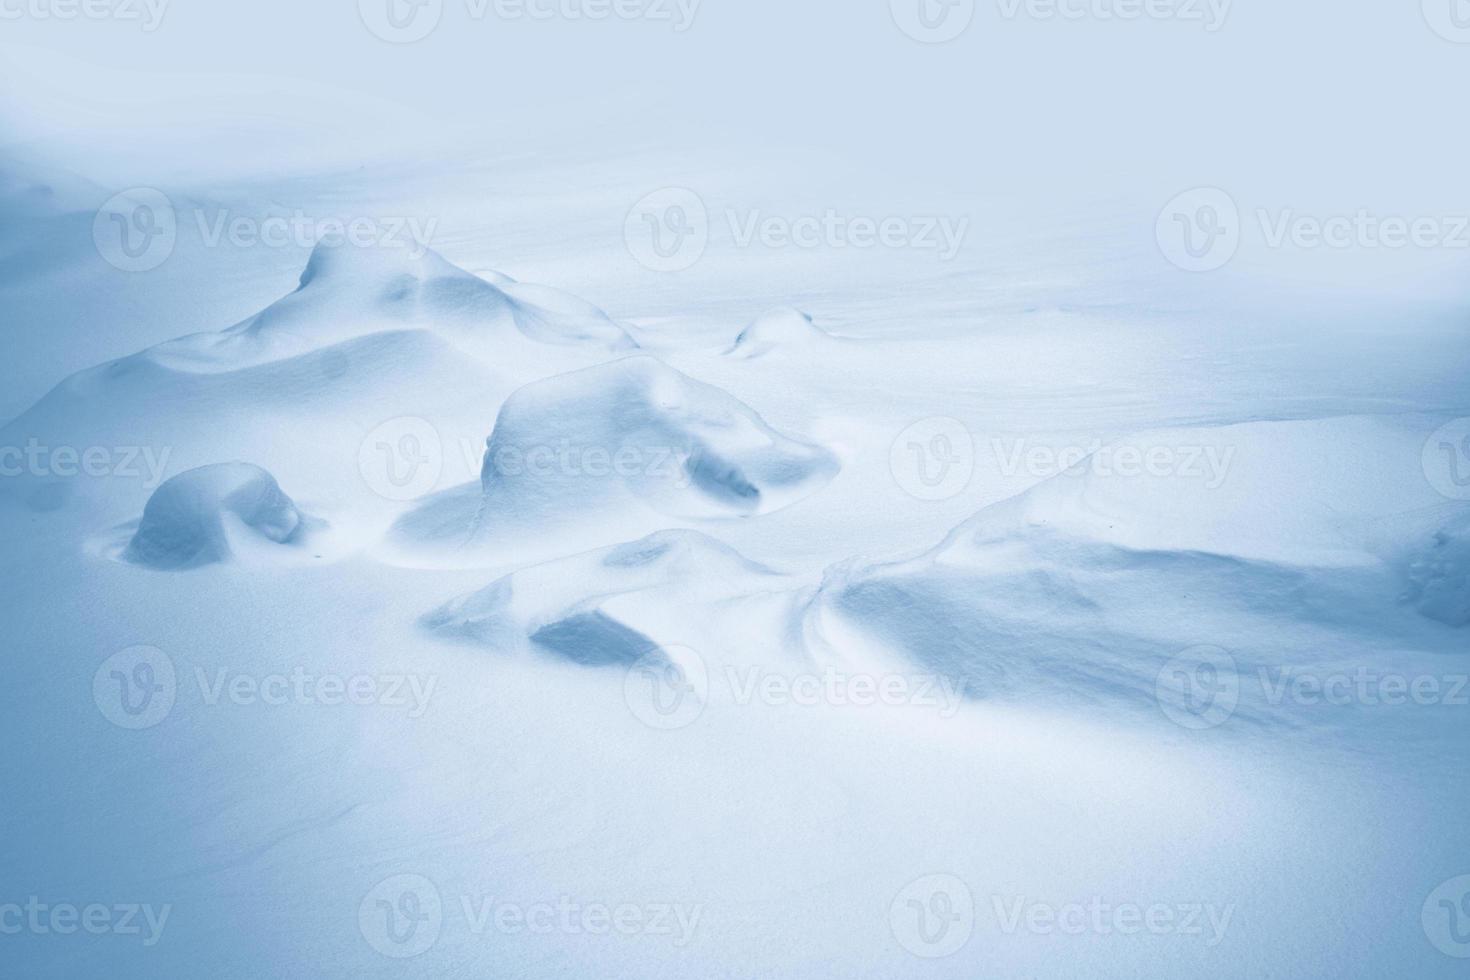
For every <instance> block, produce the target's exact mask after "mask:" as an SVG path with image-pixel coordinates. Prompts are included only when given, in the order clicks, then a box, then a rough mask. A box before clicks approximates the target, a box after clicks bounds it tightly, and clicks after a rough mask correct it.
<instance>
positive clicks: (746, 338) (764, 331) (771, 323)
mask: <svg viewBox="0 0 1470 980" xmlns="http://www.w3.org/2000/svg"><path fill="white" fill-rule="evenodd" d="M837 343H838V340H837V338H835V337H833V336H832V335H831V334H829V333H827V332H826V331H825V330H822V329H821V328H820V327H818V326H817V325H816V324H815V323H813V322H812V318H811V315H810V314H807V313H803V312H802V311H801V310H798V309H797V308H796V307H794V306H783V307H779V308H777V309H774V310H770V311H767V312H766V313H763V314H761V315H760V316H759V317H757V318H756V319H755V320H754V321H753V322H752V323H751V324H750V325H749V326H748V327H746V328H745V329H744V330H742V331H741V332H740V335H739V336H738V337H736V338H735V343H734V345H733V346H732V347H731V348H730V350H729V351H728V353H729V354H730V355H731V356H734V357H742V358H755V357H761V356H763V355H765V354H769V353H771V352H772V351H775V350H780V349H798V350H799V349H802V348H806V347H812V346H820V345H824V344H828V345H835V344H837Z"/></svg>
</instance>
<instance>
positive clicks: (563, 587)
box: [422, 531, 782, 666]
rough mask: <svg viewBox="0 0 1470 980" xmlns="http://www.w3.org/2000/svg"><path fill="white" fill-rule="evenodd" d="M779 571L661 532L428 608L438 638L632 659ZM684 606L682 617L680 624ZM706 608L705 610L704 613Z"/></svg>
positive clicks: (709, 541)
mask: <svg viewBox="0 0 1470 980" xmlns="http://www.w3.org/2000/svg"><path fill="white" fill-rule="evenodd" d="M781 581H782V577H781V576H780V575H779V574H778V573H776V572H774V571H772V570H770V569H768V568H765V567H763V566H761V565H758V564H755V563H754V562H751V561H748V560H746V559H745V558H744V557H742V556H741V555H740V554H739V553H738V552H736V551H735V550H734V549H732V548H730V547H728V546H727V545H725V544H722V543H721V542H719V541H716V540H715V539H714V538H711V537H708V536H706V535H704V534H700V533H698V532H694V531H661V532H658V533H656V534H652V535H650V536H648V537H646V538H643V539H641V540H639V541H634V542H632V543H629V544H622V545H617V546H614V547H610V548H603V549H599V550H597V551H593V552H588V553H586V554H580V555H574V556H571V557H569V558H563V559H558V560H556V561H551V562H547V563H545V564H540V565H533V566H531V567H528V568H524V569H521V570H520V571H517V572H514V573H512V574H510V575H507V576H505V577H504V578H501V579H499V580H497V581H496V582H494V583H493V584H491V585H490V586H488V587H487V588H485V589H482V590H480V591H478V592H474V593H472V594H470V595H467V596H463V597H461V598H458V599H455V600H453V601H452V602H449V603H447V604H445V605H444V606H442V607H440V608H439V609H436V610H435V611H433V612H431V613H429V614H428V615H427V616H425V617H424V618H423V620H422V623H423V625H424V626H426V627H428V628H429V629H430V630H432V631H433V632H435V633H438V634H440V635H442V636H446V637H451V638H455V639H462V640H467V641H470V642H473V643H476V644H479V645H483V646H490V647H495V648H498V649H506V648H513V647H515V646H516V645H517V644H523V643H528V644H529V645H530V646H531V647H533V648H535V649H536V650H538V651H541V652H549V653H552V654H554V655H556V656H559V657H562V658H565V659H567V660H570V661H572V662H574V663H578V664H582V665H586V666H597V665H606V664H619V663H622V664H626V663H634V662H636V661H637V660H638V659H639V658H641V657H642V656H644V655H645V654H646V653H648V652H649V651H650V650H653V649H657V648H659V647H660V645H661V644H662V643H663V642H669V641H670V638H675V641H676V640H677V638H678V637H680V636H684V635H687V634H689V633H690V631H691V630H694V631H696V632H703V630H701V629H700V628H699V627H700V621H701V620H702V621H703V626H705V627H707V626H708V625H709V624H710V623H711V622H712V621H714V620H715V619H717V618H718V617H719V615H720V613H719V612H718V611H716V610H713V609H710V607H711V606H719V605H723V604H725V603H727V602H729V601H730V600H732V599H735V598H738V597H740V596H744V595H748V594H751V593H762V592H765V591H769V590H772V589H774V588H776V587H777V586H778V585H779V584H780V582H781ZM680 610H682V611H683V612H684V613H685V614H686V616H688V621H687V622H686V623H684V624H681V625H675V623H677V622H678V620H679V618H680V617H679V616H678V615H671V614H672V613H675V612H676V611H680ZM700 610H703V611H700Z"/></svg>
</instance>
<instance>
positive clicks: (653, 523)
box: [398, 356, 838, 551]
mask: <svg viewBox="0 0 1470 980" xmlns="http://www.w3.org/2000/svg"><path fill="white" fill-rule="evenodd" d="M837 469H838V463H837V459H836V457H835V456H833V455H832V454H831V453H830V452H828V451H827V450H826V449H824V448H822V447H820V446H817V445H814V444H811V443H808V442H804V441H801V440H799V439H796V438H793V437H790V436H786V435H783V434H782V433H779V432H777V431H776V430H775V429H773V428H771V427H770V426H769V425H767V424H766V423H765V421H764V420H762V419H761V417H760V416H759V415H757V414H756V413H755V412H754V411H753V410H752V409H751V408H749V407H748V406H746V405H745V404H743V403H741V402H740V401H739V400H737V399H736V398H734V397H733V396H731V395H730V394H728V393H726V392H725V391H723V390H721V389H719V388H716V387H713V386H711V385H707V384H704V383H702V382H699V381H695V380H694V379H693V378H690V377H688V376H687V375H684V374H681V373H680V372H678V371H676V370H674V369H673V368H670V367H668V366H667V365H665V364H663V363H662V362H660V361H658V360H656V359H654V358H652V357H648V356H634V357H628V358H624V359H622V360H618V361H614V362H611V363H608V364H604V365H600V366H598V367H594V368H588V369H586V370H583V371H577V372H572V373H569V374H565V375H560V376H557V377H554V378H549V379H547V380H544V381H539V382H536V383H535V384H531V385H527V386H526V387H525V388H522V389H520V390H519V391H517V392H515V393H514V394H513V395H511V396H510V398H508V399H507V400H506V402H505V404H504V406H503V407H502V408H501V410H500V414H499V417H498V418H497V419H496V422H495V428H494V431H493V432H492V433H491V435H490V438H489V439H488V441H487V444H486V449H485V455H484V460H483V464H482V467H481V473H480V481H479V484H478V485H477V486H472V487H466V488H461V489H459V490H456V491H451V492H450V493H448V494H445V495H441V496H440V497H439V498H437V499H434V500H431V501H429V502H428V503H426V504H425V505H424V506H423V507H421V508H419V510H417V511H416V512H415V513H413V514H410V515H409V516H408V517H406V518H405V519H404V520H403V521H402V522H400V524H399V527H398V531H399V535H398V537H399V540H401V541H403V542H405V543H409V544H413V543H418V544H426V545H429V546H431V547H434V546H446V545H447V546H449V547H451V548H454V549H459V550H462V549H465V548H467V547H468V548H470V549H471V550H475V549H479V548H488V549H490V550H492V551H494V550H496V549H497V548H505V547H513V546H517V545H519V544H522V543H525V542H527V541H530V540H532V539H547V540H548V541H549V540H551V539H549V538H547V536H548V535H550V536H551V538H555V537H556V536H558V535H564V534H565V533H566V532H568V531H571V530H577V531H579V536H578V537H577V538H576V540H580V541H583V542H585V541H586V540H587V536H588V535H591V536H593V537H602V540H601V542H600V543H611V541H615V540H619V539H623V540H626V539H628V538H631V537H635V536H637V535H638V534H647V533H649V532H651V531H654V530H658V529H660V528H662V527H666V526H667V525H668V523H669V522H670V520H675V521H684V522H691V521H699V520H710V519H718V518H740V517H752V516H755V515H759V514H767V513H770V512H772V511H776V510H780V509H781V508H784V507H787V506H789V505H791V504H793V503H795V502H796V501H798V500H800V499H802V498H803V497H805V496H807V495H808V494H811V493H812V492H814V491H815V490H817V489H818V488H820V487H821V486H823V485H824V484H825V483H826V482H827V481H828V480H830V479H831V478H832V476H833V475H834V474H835V473H836V472H837ZM533 528H534V529H535V531H534V534H532V533H531V529H533ZM609 534H611V535H613V537H611V539H610V540H609V539H608V538H607V537H606V535H609Z"/></svg>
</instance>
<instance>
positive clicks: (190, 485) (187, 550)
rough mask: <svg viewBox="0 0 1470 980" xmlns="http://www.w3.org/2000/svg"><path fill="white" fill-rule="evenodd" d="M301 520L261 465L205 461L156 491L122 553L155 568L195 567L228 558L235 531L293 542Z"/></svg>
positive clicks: (301, 526) (280, 541)
mask: <svg viewBox="0 0 1470 980" xmlns="http://www.w3.org/2000/svg"><path fill="white" fill-rule="evenodd" d="M303 525H304V519H303V517H302V514H301V512H300V511H298V510H297V509H296V504H295V503H294V502H293V501H292V500H291V498H290V497H288V496H286V494H285V493H284V492H283V491H282V490H281V488H280V486H279V485H278V484H277V483H276V480H275V477H273V476H271V475H270V474H269V473H267V472H266V471H265V470H263V469H261V468H260V467H258V466H253V465H251V464H249V463H218V464H216V465H213V466H201V467H199V468H198V469H193V470H189V471H188V472H187V473H181V474H179V475H178V476H176V477H174V478H173V479H171V480H168V481H167V482H165V483H164V484H163V485H162V486H161V487H159V488H158V490H157V491H155V492H154V494H153V496H152V497H151V498H149V500H148V506H147V507H146V508H145V509H144V511H143V519H142V520H141V521H139V522H138V530H137V532H136V533H135V534H134V535H133V539H132V541H131V542H130V543H129V545H128V548H127V551H126V553H125V555H124V557H125V558H126V559H127V560H128V561H132V562H134V563H136V564H139V565H147V566H149V567H151V568H159V569H183V568H193V567H196V566H199V565H207V564H211V563H214V562H221V561H225V560H227V559H229V558H230V557H231V555H232V554H233V547H232V543H231V538H232V536H238V535H243V536H246V537H248V538H253V539H255V540H257V541H263V542H271V543H274V544H277V545H281V544H289V543H291V542H292V541H294V540H296V539H297V537H298V536H299V534H300V533H301V532H302V530H303Z"/></svg>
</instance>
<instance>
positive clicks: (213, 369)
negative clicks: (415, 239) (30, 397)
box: [0, 244, 632, 533]
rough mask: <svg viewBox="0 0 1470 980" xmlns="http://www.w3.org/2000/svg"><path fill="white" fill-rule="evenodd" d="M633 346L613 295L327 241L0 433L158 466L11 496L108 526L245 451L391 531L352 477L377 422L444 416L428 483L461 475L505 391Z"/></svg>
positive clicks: (376, 499)
mask: <svg viewBox="0 0 1470 980" xmlns="http://www.w3.org/2000/svg"><path fill="white" fill-rule="evenodd" d="M630 344H632V341H631V340H630V339H629V338H628V337H627V335H626V334H625V333H624V332H623V331H622V329H621V328H620V327H618V326H617V325H616V324H614V323H613V322H612V321H611V320H609V319H608V318H607V317H606V316H605V315H604V314H603V313H602V312H601V311H599V310H597V309H596V308H594V307H592V306H590V305H589V304H586V303H584V302H582V301H581V300H577V299H574V298H572V297H568V296H565V295H564V294H560V293H557V292H556V291H555V290H549V289H546V288H544V287H535V286H522V285H520V284H514V283H509V282H507V283H505V284H503V286H497V285H495V284H493V283H491V282H488V281H486V280H485V279H483V278H480V277H478V276H474V275H471V274H470V273H468V272H464V271H463V270H460V269H458V268H456V267H455V266H453V265H451V264H450V263H448V262H447V261H445V260H444V259H443V258H442V257H440V256H438V255H437V254H435V253H433V252H430V251H426V252H424V253H422V254H417V253H416V252H415V251H413V250H412V249H409V248H394V247H390V246H382V247H378V248H363V247H357V246H350V245H337V246H333V245H325V244H324V245H320V246H318V247H317V248H316V250H315V251H314V252H313V254H312V256H311V259H310V261H309V262H308V263H307V265H306V268H305V270H304V272H303V273H302V274H301V276H300V285H299V286H298V288H297V289H296V290H295V291H294V292H292V293H291V294H289V295H288V296H286V297H285V298H283V299H281V300H278V301H277V302H275V303H272V304H271V305H269V306H268V307H266V308H265V309H263V310H261V311H260V312H259V313H258V314H256V315H255V316H252V317H250V318H248V319H247V320H244V321H242V322H240V323H237V324H235V325H234V326H232V327H229V328H227V329H225V330H222V331H216V332H212V333H198V334H191V335H188V336H185V337H181V338H178V339H176V340H172V341H168V342H165V343H162V344H159V345H156V346H153V347H150V348H147V349H145V350H143V351H141V352H138V353H135V354H132V355H129V356H126V357H122V358H118V359H116V360H112V361H109V362H106V363H103V364H100V365H98V366H96V367H92V368H88V369H86V370H83V371H79V372H77V373H75V374H73V375H71V376H70V377H68V378H67V379H66V380H64V381H63V382H61V383H60V384H58V385H57V386H55V387H54V388H52V389H51V391H50V392H48V393H47V394H46V395H45V396H44V397H43V398H42V399H41V400H40V401H38V402H37V403H35V404H34V405H32V406H31V408H29V409H28V410H27V411H26V412H24V413H22V414H21V415H20V416H18V417H17V418H16V419H14V420H12V422H10V423H7V424H5V425H4V426H0V445H3V446H19V447H25V446H27V445H30V444H32V443H33V442H34V443H36V444H39V445H41V446H47V447H50V446H79V447H120V451H119V453H118V455H119V456H121V455H122V451H126V452H127V453H129V454H134V450H141V455H142V457H147V458H148V459H149V460H150V461H152V462H156V463H157V465H156V466H154V465H151V466H149V467H147V468H146V470H147V472H146V476H147V480H146V481H145V480H142V479H137V478H135V477H129V476H126V475H123V474H119V473H117V472H113V471H109V473H108V474H107V475H106V476H105V477H102V478H96V479H94V478H92V477H90V476H88V477H86V478H82V477H76V478H64V479H54V478H51V477H50V476H47V475H44V474H43V475H39V476H37V475H32V474H31V473H29V472H27V473H25V474H24V475H23V476H22V477H20V478H17V479H14V480H4V481H0V499H3V500H4V501H6V502H7V503H10V502H14V503H18V504H20V505H21V506H26V507H31V508H33V509H42V508H57V507H62V506H67V507H80V506H81V505H82V502H83V501H84V500H86V501H89V502H90V503H91V504H93V505H94V506H95V516H96V517H97V518H98V523H99V527H106V526H112V525H115V524H116V523H118V522H119V521H122V520H126V519H128V518H129V517H131V516H133V515H136V514H137V512H138V511H139V509H140V508H141V507H142V506H143V505H144V503H145V502H146V500H147V498H148V495H149V494H150V493H151V492H152V491H153V490H154V489H156V488H157V487H158V486H159V484H160V482H161V481H162V479H163V477H164V476H165V475H174V474H178V473H181V472H183V471H185V470H188V469H191V468H193V467H196V466H203V465H207V464H210V463H214V462H216V461H218V460H221V459H249V460H252V461H254V462H256V463H257V464H259V465H261V466H264V467H266V468H267V469H269V470H270V471H271V472H272V473H274V474H276V475H277V476H278V477H279V478H280V479H282V480H283V481H285V482H287V483H288V484H289V485H290V486H292V487H293V488H296V489H297V491H298V492H300V493H305V494H308V495H310V496H311V497H312V498H313V499H320V500H324V501H328V502H330V503H331V505H335V504H336V503H338V502H340V503H341V504H342V505H343V506H346V507H349V508H352V509H354V510H357V511H361V512H362V513H363V514H364V515H365V516H366V518H367V519H370V520H371V521H372V522H373V524H374V525H376V526H377V529H376V531H375V532H371V533H379V532H380V531H381V530H382V529H384V528H386V527H387V525H388V524H390V523H391V521H392V520H393V519H394V518H396V517H397V516H398V512H399V510H401V508H400V507H398V506H396V502H395V503H394V505H393V506H391V507H389V506H387V504H388V501H386V500H384V498H382V496H381V495H380V494H379V493H378V492H377V491H376V490H375V489H374V487H373V485H372V484H371V483H369V482H366V481H365V480H364V479H362V478H360V477H359V476H358V473H359V470H360V459H359V448H360V447H361V446H362V445H363V443H364V440H365V438H366V437H367V436H368V435H369V433H370V432H371V431H372V430H373V429H374V428H375V427H377V426H379V425H380V424H383V423H385V422H387V421H389V420H393V419H422V420H426V421H425V422H424V424H422V425H419V426H418V428H419V429H420V430H424V429H425V427H426V426H430V425H431V426H432V427H433V428H434V429H435V430H437V436H438V439H437V442H438V449H439V452H438V454H437V456H436V459H440V460H442V464H443V465H442V467H441V468H442V475H441V478H440V479H438V480H436V481H435V482H434V484H433V485H431V486H428V487H426V489H425V490H424V495H427V494H428V493H430V492H432V491H435V490H443V489H445V488H448V487H453V486H457V485H460V484H463V483H465V482H466V481H469V480H473V479H475V478H476V477H477V476H478V474H479V469H480V456H481V452H482V443H483V440H484V438H485V433H486V431H487V429H488V426H489V422H490V420H491V419H493V418H494V414H495V412H496V411H497V410H498V409H499V407H500V404H501V402H502V401H503V400H504V399H505V397H506V396H508V395H509V394H510V393H511V392H513V391H515V390H516V389H518V388H520V387H522V386H524V385H526V384H528V383H530V382H532V381H535V380H537V379H540V378H545V377H550V376H553V375H557V374H562V373H565V372H568V371H575V370H578V369H581V368H585V367H588V366H591V365H595V364H599V363H603V362H605V361H606V360H607V359H608V358H609V357H611V356H615V354H614V352H615V351H621V350H623V349H624V348H627V347H628V346H629V345H630ZM415 424H417V423H415ZM124 458H127V459H131V458H132V455H128V456H126V457H124ZM140 458H141V457H140ZM139 468H140V467H135V466H129V467H128V469H129V470H130V471H131V470H135V469H139ZM165 470H166V472H165ZM344 477H345V478H346V479H344ZM389 510H391V511H392V513H388V511H389ZM333 523H334V525H338V526H340V525H341V524H342V522H341V521H339V520H338V519H337V516H336V515H334V516H333Z"/></svg>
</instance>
